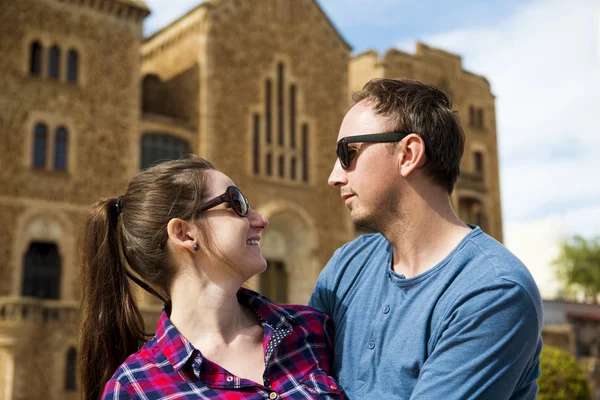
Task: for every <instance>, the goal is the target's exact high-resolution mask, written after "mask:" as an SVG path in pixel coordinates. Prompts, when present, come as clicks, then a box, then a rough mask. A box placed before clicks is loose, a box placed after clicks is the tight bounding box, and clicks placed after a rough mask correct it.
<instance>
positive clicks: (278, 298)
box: [260, 260, 288, 304]
mask: <svg viewBox="0 0 600 400" xmlns="http://www.w3.org/2000/svg"><path fill="white" fill-rule="evenodd" d="M260 292H261V293H262V294H263V295H265V296H267V297H268V298H269V299H271V300H273V301H275V302H277V303H282V304H285V303H287V302H288V276H287V272H286V271H285V264H284V263H283V262H282V261H273V260H267V269H266V270H265V272H263V273H262V274H261V275H260Z"/></svg>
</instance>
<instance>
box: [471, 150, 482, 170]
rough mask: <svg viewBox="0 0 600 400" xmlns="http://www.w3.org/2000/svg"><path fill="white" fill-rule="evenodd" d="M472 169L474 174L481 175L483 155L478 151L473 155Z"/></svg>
mask: <svg viewBox="0 0 600 400" xmlns="http://www.w3.org/2000/svg"><path fill="white" fill-rule="evenodd" d="M473 169H474V170H475V173H477V174H479V175H483V154H482V153H481V152H480V151H476V152H474V153H473Z"/></svg>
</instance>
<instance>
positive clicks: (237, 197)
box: [198, 186, 250, 217]
mask: <svg viewBox="0 0 600 400" xmlns="http://www.w3.org/2000/svg"><path fill="white" fill-rule="evenodd" d="M225 202H227V203H229V205H230V206H231V208H232V209H233V211H235V213H236V214H237V215H239V216H240V217H245V216H246V215H248V210H249V209H250V204H248V199H247V198H246V196H244V195H243V194H242V192H241V190H240V189H238V188H237V187H235V186H229V187H227V189H225V193H223V194H222V195H220V196H219V197H215V198H214V199H212V200H208V201H207V202H206V203H204V204H202V205H201V206H200V207H199V208H198V212H199V213H201V212H204V211H206V210H208V209H210V208H213V207H216V206H218V205H219V204H222V203H225Z"/></svg>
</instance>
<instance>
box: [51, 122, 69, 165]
mask: <svg viewBox="0 0 600 400" xmlns="http://www.w3.org/2000/svg"><path fill="white" fill-rule="evenodd" d="M67 139H68V133H67V129H66V128H65V127H64V126H61V127H59V128H57V129H56V134H55V136H54V169H57V170H66V169H67Z"/></svg>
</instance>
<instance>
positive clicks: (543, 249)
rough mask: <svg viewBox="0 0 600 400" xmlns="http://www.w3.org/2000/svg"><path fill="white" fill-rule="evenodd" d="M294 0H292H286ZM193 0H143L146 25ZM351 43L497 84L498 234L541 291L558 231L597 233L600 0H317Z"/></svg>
mask: <svg viewBox="0 0 600 400" xmlns="http://www.w3.org/2000/svg"><path fill="white" fill-rule="evenodd" d="M290 1H293V0H290ZM200 2H201V1H199V0H169V1H168V2H167V1H166V0H146V4H147V5H148V6H149V7H150V9H151V10H152V12H153V13H152V14H151V15H150V16H149V17H148V18H147V19H146V22H145V28H144V29H145V33H146V34H150V33H152V32H154V31H156V30H157V29H159V28H161V27H163V26H165V25H166V24H168V23H169V22H171V21H172V20H174V19H175V18H177V17H179V16H180V15H182V14H184V13H185V12H186V11H188V10H190V9H191V8H193V7H195V6H196V5H198V4H199V3H200ZM318 3H319V4H320V5H321V7H322V8H323V10H324V11H325V13H326V14H327V15H328V16H329V18H330V19H331V21H332V22H333V24H334V25H335V26H336V28H337V29H338V30H339V32H340V33H341V35H342V36H343V37H344V38H345V39H346V41H347V42H348V43H349V44H350V45H351V46H352V48H353V53H356V54H358V53H361V52H363V51H365V50H367V49H374V50H376V51H378V52H379V53H380V54H383V53H384V52H385V51H386V50H388V49H390V48H398V49H401V50H404V51H408V52H411V53H414V49H415V43H416V41H422V42H425V43H427V44H428V45H430V46H433V47H438V48H441V49H444V50H447V51H450V52H453V53H457V54H460V55H461V56H462V60H463V68H464V69H466V70H468V71H471V72H474V73H477V74H481V75H484V76H485V77H486V78H487V79H488V80H489V81H490V83H491V87H492V92H493V94H494V95H495V96H496V115H497V124H498V125H497V131H498V144H499V153H500V154H499V155H500V182H501V187H500V189H501V196H502V214H503V222H504V243H505V245H506V246H507V247H508V248H509V249H510V250H512V251H513V252H514V253H515V254H516V255H517V256H519V257H520V258H521V259H522V260H523V261H524V262H525V264H526V265H527V266H528V267H529V268H530V269H531V270H532V272H533V273H534V277H535V278H536V281H537V282H538V285H540V288H541V290H542V294H544V295H545V296H546V297H551V296H552V295H553V293H554V292H556V290H557V288H558V286H557V285H556V282H555V280H554V278H553V274H552V270H551V268H550V267H549V264H550V263H551V261H552V259H553V258H554V257H556V255H557V254H558V249H559V242H560V241H561V240H563V239H565V238H566V237H568V236H570V235H573V234H581V235H583V236H586V237H592V236H596V235H600V176H599V175H600V157H598V153H599V152H600V124H599V123H598V118H599V117H600V0H570V1H565V0H488V1H483V0H462V1H446V0H318Z"/></svg>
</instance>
